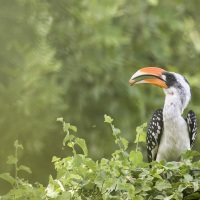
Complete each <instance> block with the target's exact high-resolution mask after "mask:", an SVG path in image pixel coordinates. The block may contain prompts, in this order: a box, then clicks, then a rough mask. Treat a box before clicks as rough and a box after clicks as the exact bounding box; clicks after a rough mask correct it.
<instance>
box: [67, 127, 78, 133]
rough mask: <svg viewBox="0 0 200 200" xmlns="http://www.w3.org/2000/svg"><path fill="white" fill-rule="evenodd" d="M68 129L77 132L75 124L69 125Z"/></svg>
mask: <svg viewBox="0 0 200 200" xmlns="http://www.w3.org/2000/svg"><path fill="white" fill-rule="evenodd" d="M69 129H71V130H73V131H74V132H77V128H76V126H70V127H69Z"/></svg>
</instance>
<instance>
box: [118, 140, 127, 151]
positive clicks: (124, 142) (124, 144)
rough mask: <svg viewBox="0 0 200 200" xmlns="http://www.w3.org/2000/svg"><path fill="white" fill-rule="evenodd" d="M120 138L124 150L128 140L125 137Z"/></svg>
mask: <svg viewBox="0 0 200 200" xmlns="http://www.w3.org/2000/svg"><path fill="white" fill-rule="evenodd" d="M120 140H121V142H122V144H123V146H124V150H126V149H127V148H128V141H127V140H126V139H125V138H121V139H120Z"/></svg>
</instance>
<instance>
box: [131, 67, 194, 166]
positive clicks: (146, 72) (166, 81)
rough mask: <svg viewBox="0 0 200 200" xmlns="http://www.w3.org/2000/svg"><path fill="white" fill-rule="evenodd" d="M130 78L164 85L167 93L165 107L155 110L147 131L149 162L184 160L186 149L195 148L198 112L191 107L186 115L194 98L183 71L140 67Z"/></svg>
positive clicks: (139, 81)
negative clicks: (182, 156) (185, 115)
mask: <svg viewBox="0 0 200 200" xmlns="http://www.w3.org/2000/svg"><path fill="white" fill-rule="evenodd" d="M129 82H130V84H131V85H133V84H140V83H148V84H153V85H156V86H160V87H162V88H163V90H164V93H165V103H164V108H163V109H158V110H157V111H156V112H155V113H154V114H153V116H152V118H151V121H150V124H149V127H148V131H147V154H148V160H149V162H151V161H153V160H156V161H161V160H166V161H180V160H181V154H182V152H183V151H184V150H190V149H191V148H192V146H193V144H194V141H195V138H196V135H197V119H196V115H195V113H194V112H193V111H192V110H190V111H189V112H188V114H187V117H186V118H185V119H184V118H183V117H182V113H183V111H184V109H185V108H186V107H187V105H188V103H189V101H190V99H191V89H190V85H189V82H188V81H187V80H186V78H185V77H184V76H182V75H180V74H177V73H174V72H168V71H165V70H164V69H161V68H158V67H145V68H142V69H140V70H138V71H137V72H136V73H135V74H134V75H133V76H132V77H131V79H130V81H129Z"/></svg>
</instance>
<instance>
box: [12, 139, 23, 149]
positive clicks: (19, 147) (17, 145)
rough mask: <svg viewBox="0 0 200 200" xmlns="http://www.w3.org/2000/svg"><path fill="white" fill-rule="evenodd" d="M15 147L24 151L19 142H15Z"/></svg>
mask: <svg viewBox="0 0 200 200" xmlns="http://www.w3.org/2000/svg"><path fill="white" fill-rule="evenodd" d="M14 146H15V148H16V149H24V148H23V146H22V145H21V144H19V143H18V140H16V141H15V142H14Z"/></svg>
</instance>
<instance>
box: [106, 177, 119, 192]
mask: <svg viewBox="0 0 200 200" xmlns="http://www.w3.org/2000/svg"><path fill="white" fill-rule="evenodd" d="M116 184H117V182H116V180H115V179H114V178H107V179H106V180H105V181H104V183H103V187H102V192H103V193H104V192H108V191H109V192H111V191H113V190H114V189H115V187H116Z"/></svg>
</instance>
